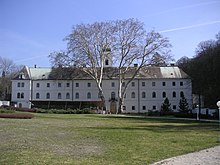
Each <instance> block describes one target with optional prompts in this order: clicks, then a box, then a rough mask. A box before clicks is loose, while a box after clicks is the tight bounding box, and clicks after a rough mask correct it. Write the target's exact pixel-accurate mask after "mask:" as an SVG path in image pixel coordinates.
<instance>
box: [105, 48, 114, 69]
mask: <svg viewBox="0 0 220 165" xmlns="http://www.w3.org/2000/svg"><path fill="white" fill-rule="evenodd" d="M103 53H104V67H112V63H113V62H112V54H111V49H110V48H107V49H105V50H104V51H103Z"/></svg>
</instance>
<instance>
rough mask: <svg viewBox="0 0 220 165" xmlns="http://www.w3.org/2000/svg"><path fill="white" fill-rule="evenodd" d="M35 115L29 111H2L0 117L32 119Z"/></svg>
mask: <svg viewBox="0 0 220 165" xmlns="http://www.w3.org/2000/svg"><path fill="white" fill-rule="evenodd" d="M33 117H34V115H33V114H27V113H0V118H14V119H31V118H33Z"/></svg>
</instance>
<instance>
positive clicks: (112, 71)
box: [14, 66, 189, 80]
mask: <svg viewBox="0 0 220 165" xmlns="http://www.w3.org/2000/svg"><path fill="white" fill-rule="evenodd" d="M85 69H89V68H71V67H69V68H29V67H24V68H23V69H22V70H21V72H20V73H22V74H24V75H25V76H24V77H25V78H24V79H32V80H39V79H63V80H66V79H91V77H90V76H89V75H88V74H87V73H86V72H85V71H83V70H85ZM136 69H137V68H136V67H131V68H129V71H128V72H127V73H126V75H125V78H127V79H129V78H131V77H132V75H133V74H134V72H135V71H136ZM117 75H118V69H117V68H115V67H108V68H104V74H103V78H104V79H115V78H117ZM155 78H156V79H157V78H158V79H160V78H163V79H164V78H178V79H181V78H189V76H188V75H187V74H186V73H185V72H183V71H182V70H181V69H180V68H179V67H177V66H163V67H157V66H147V67H143V68H141V69H140V71H139V72H138V73H137V75H136V76H135V79H155ZM14 79H18V75H17V77H15V78H14Z"/></svg>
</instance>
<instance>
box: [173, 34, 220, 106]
mask: <svg viewBox="0 0 220 165" xmlns="http://www.w3.org/2000/svg"><path fill="white" fill-rule="evenodd" d="M177 64H178V66H179V67H180V68H181V69H183V71H185V72H186V73H187V74H188V75H189V76H190V77H191V78H192V87H193V93H194V94H198V95H202V96H204V104H205V107H209V108H216V102H217V101H218V100H220V32H219V33H218V34H217V35H216V40H208V41H203V42H201V43H200V44H199V45H198V47H197V49H196V56H195V57H194V58H191V59H190V58H187V57H182V58H181V59H180V60H179V61H178V62H177Z"/></svg>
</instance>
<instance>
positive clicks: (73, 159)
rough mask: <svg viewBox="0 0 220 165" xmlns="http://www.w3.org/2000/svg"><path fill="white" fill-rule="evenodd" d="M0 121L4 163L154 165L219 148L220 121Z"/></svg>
mask: <svg viewBox="0 0 220 165" xmlns="http://www.w3.org/2000/svg"><path fill="white" fill-rule="evenodd" d="M34 115H35V117H34V118H32V119H3V118H0V164H1V165H4V164H5V165H6V164H7V165H10V164H36V165H37V164H48V165H49V164H77V165H78V164H83V165H84V164H85V165H86V164H89V165H91V164H94V165H110V164H113V165H114V164H115V165H119V164H129V165H130V164H150V163H153V162H155V161H158V160H162V159H165V158H168V157H173V156H176V155H180V154H185V153H189V152H193V151H198V150H201V149H204V148H208V147H212V146H215V145H218V144H219V143H217V139H218V135H219V131H218V123H207V122H206V123H205V122H193V121H183V120H168V119H167V120H165V119H149V118H147V119H143V118H130V117H129V118H128V117H114V116H106V115H55V114H34Z"/></svg>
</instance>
